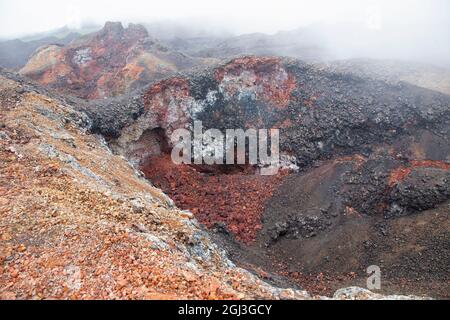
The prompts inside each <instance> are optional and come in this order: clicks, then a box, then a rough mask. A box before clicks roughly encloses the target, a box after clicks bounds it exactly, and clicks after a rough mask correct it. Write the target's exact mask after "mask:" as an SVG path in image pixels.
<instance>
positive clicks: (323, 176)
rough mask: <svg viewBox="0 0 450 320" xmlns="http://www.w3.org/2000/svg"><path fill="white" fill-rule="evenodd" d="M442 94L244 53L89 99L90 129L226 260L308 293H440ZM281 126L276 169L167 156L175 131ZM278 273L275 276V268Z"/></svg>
mask: <svg viewBox="0 0 450 320" xmlns="http://www.w3.org/2000/svg"><path fill="white" fill-rule="evenodd" d="M449 105H450V97H449V96H447V95H445V94H441V93H437V92H434V91H430V90H428V89H424V88H420V87H416V86H413V85H410V84H407V83H397V84H387V83H386V82H383V81H376V80H372V79H368V78H364V77H358V76H355V75H351V74H346V73H339V72H335V71H330V70H328V69H326V68H324V67H316V66H313V65H309V64H305V63H303V62H300V61H297V60H292V59H283V58H274V57H254V56H247V57H239V58H235V59H233V60H231V61H229V62H226V63H223V64H221V65H218V66H216V67H211V68H208V69H205V70H202V71H196V72H191V73H186V74H179V75H177V76H176V77H171V78H167V79H165V80H163V81H160V82H156V83H153V84H151V85H149V86H148V87H147V88H145V89H144V90H142V91H141V92H136V93H135V94H134V95H132V96H127V97H126V99H124V98H120V99H115V100H108V101H104V102H102V108H99V106H98V103H93V104H92V105H91V106H87V112H88V113H89V114H90V115H91V117H92V118H94V124H95V127H96V130H97V131H99V132H101V133H103V134H104V135H105V136H107V137H108V139H109V140H110V145H111V146H112V148H113V149H114V150H115V152H118V153H121V154H123V155H124V156H126V157H127V158H128V159H130V160H132V161H133V162H134V163H135V164H136V165H137V166H138V167H139V168H140V169H141V170H142V171H143V172H144V174H145V175H146V176H147V178H149V180H150V181H152V182H153V183H154V184H155V185H157V186H158V187H161V188H162V190H163V191H165V192H166V193H167V194H168V195H169V196H170V197H171V198H172V199H173V200H174V201H175V203H176V204H177V205H178V206H179V207H180V208H182V209H185V210H190V211H192V213H194V215H195V216H196V217H197V218H198V220H199V221H200V222H201V223H203V224H204V225H205V226H206V227H207V228H208V229H209V230H211V231H216V233H215V237H216V238H217V241H219V242H220V243H222V244H223V245H224V246H225V247H226V248H227V249H228V251H229V253H230V255H231V257H232V258H234V260H235V261H237V262H238V263H240V264H241V265H244V266H245V267H247V268H250V269H254V270H255V271H256V272H257V273H259V274H260V275H262V276H263V277H265V278H268V279H272V280H273V281H282V282H285V281H287V282H289V283H291V284H292V283H296V284H298V285H299V286H300V287H303V288H306V289H308V290H310V291H311V292H313V293H327V294H328V293H330V292H332V291H333V290H335V289H336V288H339V287H342V286H345V285H354V284H358V285H364V283H365V282H363V281H365V279H366V269H367V267H368V266H370V265H377V266H379V267H380V268H381V270H383V275H384V277H385V278H384V286H383V290H384V291H386V292H394V291H395V292H402V293H418V294H429V295H432V296H447V295H448V288H447V283H448V271H447V265H448V257H449V252H448V245H447V244H448V230H447V227H446V226H448V221H449V213H450V211H449V202H448V199H449V196H450V187H449V185H450V184H449V183H448V180H449V178H450V173H449V169H450V165H449V159H450V144H449V137H450V132H449V127H450V126H449V120H450V108H449ZM194 121H202V124H203V126H204V128H205V129H210V128H215V129H219V130H221V131H223V132H225V130H226V129H229V128H233V129H236V128H240V129H243V130H247V129H251V128H254V129H267V128H279V129H280V151H281V160H282V161H281V164H282V167H283V168H281V169H282V170H280V171H279V173H278V175H274V176H267V177H265V176H261V175H258V174H257V170H258V168H257V167H255V166H248V165H247V166H232V167H230V168H226V167H225V169H224V167H220V166H219V167H218V166H213V167H210V166H192V165H178V166H177V165H175V164H173V163H172V161H171V159H170V149H171V141H170V136H171V133H172V132H174V130H176V129H179V128H186V129H189V128H192V126H193V123H194ZM280 276H281V278H280Z"/></svg>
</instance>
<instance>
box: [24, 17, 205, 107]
mask: <svg viewBox="0 0 450 320" xmlns="http://www.w3.org/2000/svg"><path fill="white" fill-rule="evenodd" d="M206 63H208V59H201V58H191V57H189V56H187V55H185V54H183V53H179V52H174V51H170V50H169V49H168V48H166V47H164V46H163V45H162V44H161V43H159V42H158V41H157V40H154V39H151V38H150V37H149V36H148V33H147V31H146V29H145V28H144V27H143V26H141V25H135V24H130V25H129V26H128V27H127V28H124V27H123V26H122V24H121V23H120V22H107V23H106V24H105V26H104V28H103V29H102V30H100V31H98V32H95V33H92V34H89V35H86V36H83V37H81V38H79V39H76V40H75V41H73V42H72V43H70V44H69V45H66V46H62V45H48V46H44V47H42V48H40V49H39V50H38V51H37V52H36V53H35V54H34V55H33V56H32V57H31V59H30V60H29V61H28V63H27V64H26V65H25V66H24V67H23V68H22V69H21V70H20V73H21V74H22V75H26V76H27V77H30V78H31V79H33V80H35V81H37V82H39V83H40V84H43V85H45V86H47V87H51V88H54V89H57V90H58V91H60V92H62V93H69V94H72V95H74V96H77V97H80V98H86V99H95V98H104V97H111V96H115V95H118V94H121V93H124V92H126V91H127V90H131V89H136V88H138V87H140V86H142V85H143V84H147V83H148V82H149V81H151V80H154V79H158V78H161V77H164V76H167V75H168V74H171V73H173V72H176V71H179V70H183V69H187V68H191V67H192V66H195V65H202V64H206Z"/></svg>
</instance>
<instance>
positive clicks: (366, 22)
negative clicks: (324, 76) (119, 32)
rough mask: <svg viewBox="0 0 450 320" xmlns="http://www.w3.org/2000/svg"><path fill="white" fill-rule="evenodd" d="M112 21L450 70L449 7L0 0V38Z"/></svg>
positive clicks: (440, 0) (346, 0)
mask: <svg viewBox="0 0 450 320" xmlns="http://www.w3.org/2000/svg"><path fill="white" fill-rule="evenodd" d="M111 20H112V21H122V22H125V23H126V22H145V23H161V22H164V23H172V24H175V25H178V26H180V27H181V28H184V29H185V30H194V31H196V32H197V33H203V34H209V35H239V34H245V33H253V32H262V33H268V34H275V33H277V32H279V31H283V30H293V29H297V28H308V30H313V31H314V32H313V34H314V36H315V37H316V41H317V42H318V43H319V44H320V45H322V46H325V47H326V48H327V49H328V50H330V51H331V52H332V53H333V56H334V57H336V58H351V57H372V58H388V59H389V58H392V59H403V60H417V61H423V62H430V63H433V64H439V65H443V66H447V67H450V1H448V0H395V1H388V0H367V1H364V0H339V1H333V0H315V1H302V0H273V1H263V0H259V1H258V0H228V1H211V0H209V1H208V0H190V1H182V0H164V1H161V0H158V1H148V0H147V1H139V0H127V1H111V0H97V1H95V0H77V1H70V0H68V1H57V0H54V1H52V0H40V1H26V0H0V38H3V39H8V38H9V39H10V38H14V37H21V36H24V35H29V34H34V33H38V32H44V31H48V30H52V29H55V28H59V27H62V26H69V27H71V28H75V29H76V28H80V27H81V26H83V25H85V24H103V23H104V22H105V21H111ZM292 40H293V41H296V39H292Z"/></svg>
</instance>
